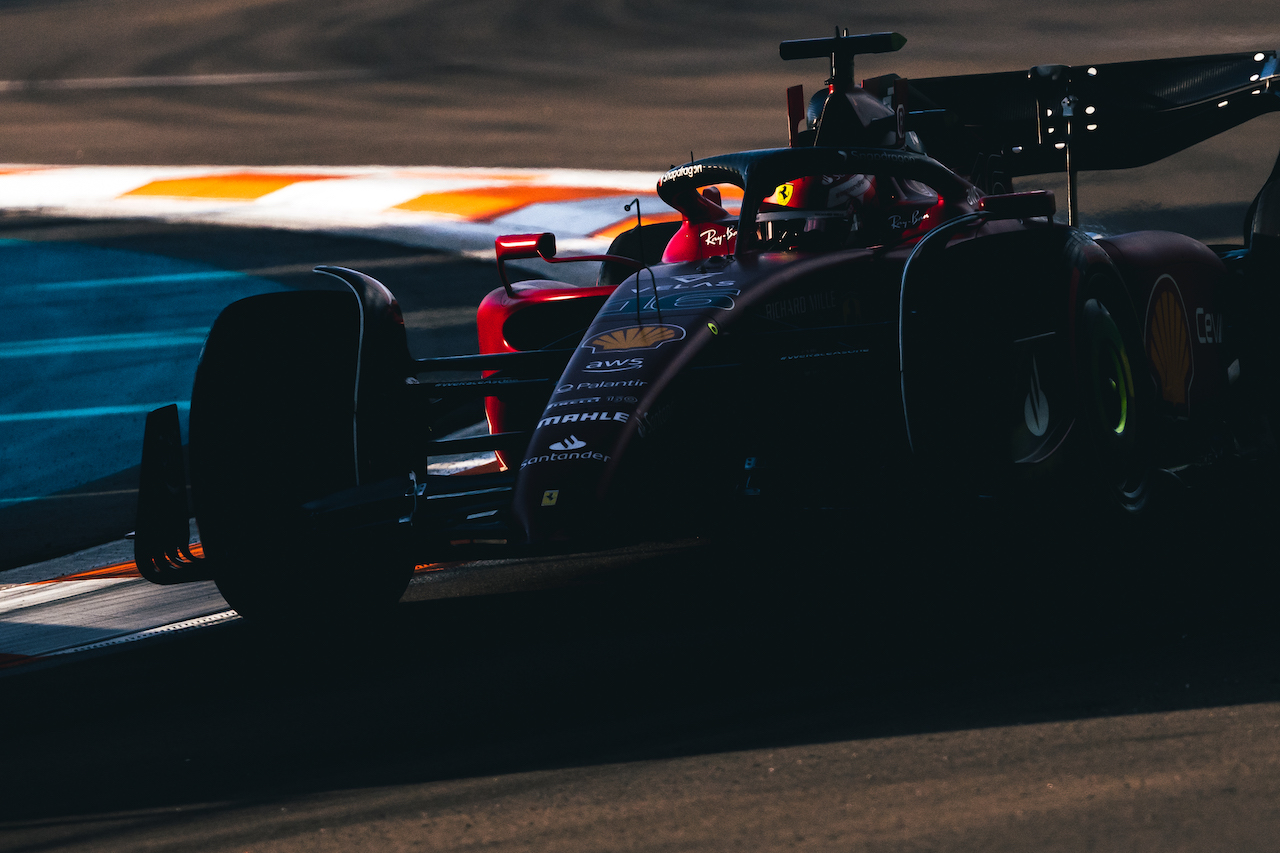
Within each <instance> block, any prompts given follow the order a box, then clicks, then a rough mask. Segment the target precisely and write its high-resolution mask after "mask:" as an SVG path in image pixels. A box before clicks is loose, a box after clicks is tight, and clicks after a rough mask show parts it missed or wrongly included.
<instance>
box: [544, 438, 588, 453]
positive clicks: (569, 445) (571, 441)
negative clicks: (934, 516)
mask: <svg viewBox="0 0 1280 853" xmlns="http://www.w3.org/2000/svg"><path fill="white" fill-rule="evenodd" d="M586 446H587V443H586V442H585V441H582V440H581V439H579V438H578V437H577V436H576V435H571V436H569V437H568V438H566V439H565V440H564V441H557V442H556V443H555V444H553V445H551V446H550V447H549V448H548V449H549V450H577V449H579V448H582V447H586Z"/></svg>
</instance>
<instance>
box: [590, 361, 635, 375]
mask: <svg viewBox="0 0 1280 853" xmlns="http://www.w3.org/2000/svg"><path fill="white" fill-rule="evenodd" d="M642 367H644V359H643V358H601V359H596V360H595V361H589V362H587V366H586V367H584V368H582V370H583V372H584V373H620V372H621V371H624V370H639V369H640V368H642Z"/></svg>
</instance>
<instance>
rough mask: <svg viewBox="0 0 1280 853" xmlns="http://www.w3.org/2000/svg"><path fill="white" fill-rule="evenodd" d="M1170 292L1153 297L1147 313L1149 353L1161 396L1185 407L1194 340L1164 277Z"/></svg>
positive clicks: (1166, 278)
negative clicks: (1158, 377)
mask: <svg viewBox="0 0 1280 853" xmlns="http://www.w3.org/2000/svg"><path fill="white" fill-rule="evenodd" d="M1166 281H1167V282H1168V284H1170V285H1172V287H1170V288H1169V289H1165V290H1163V291H1162V292H1158V295H1156V294H1153V298H1152V304H1151V306H1150V307H1149V308H1148V311H1147V317H1148V320H1147V353H1148V355H1150V357H1151V364H1152V366H1153V367H1155V369H1156V373H1158V374H1159V375H1160V396H1161V397H1163V398H1164V399H1165V400H1167V401H1168V402H1170V403H1175V404H1178V405H1186V403H1187V380H1188V378H1189V374H1190V373H1191V367H1192V365H1191V338H1190V333H1189V332H1188V331H1187V315H1186V312H1185V311H1184V310H1183V308H1182V299H1181V298H1180V295H1179V294H1178V292H1177V290H1176V284H1174V281H1173V279H1172V278H1171V277H1170V276H1162V279H1161V281H1160V282H1157V287H1159V285H1160V284H1162V283H1164V282H1166Z"/></svg>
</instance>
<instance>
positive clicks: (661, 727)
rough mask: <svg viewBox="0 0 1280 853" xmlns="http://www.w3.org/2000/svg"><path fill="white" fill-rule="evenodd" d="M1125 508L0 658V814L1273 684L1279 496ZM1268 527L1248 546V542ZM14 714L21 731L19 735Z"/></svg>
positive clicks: (778, 543) (809, 737) (924, 529)
mask: <svg viewBox="0 0 1280 853" xmlns="http://www.w3.org/2000/svg"><path fill="white" fill-rule="evenodd" d="M1194 517H1195V518H1197V519H1199V521H1198V522H1197V523H1194V524H1191V523H1185V522H1184V523H1179V524H1177V525H1172V526H1163V527H1158V528H1157V527H1153V528H1149V529H1146V530H1142V531H1129V532H1127V533H1125V534H1124V535H1116V534H1115V532H1114V531H1112V530H1109V529H1108V530H1106V532H1101V531H1100V530H1099V529H1097V528H1093V527H1090V526H1087V525H1059V526H1052V525H1049V524H1048V523H1047V521H1046V523H1045V524H1043V525H1039V526H1033V525H1030V524H1028V523H1026V519H1025V518H1024V519H1023V521H1022V522H1020V523H1019V525H1020V526H1015V525H1012V524H1011V523H1009V522H1008V521H999V520H991V519H988V520H986V521H975V520H972V519H966V520H963V521H955V522H951V523H944V522H940V521H937V520H936V519H935V520H932V521H929V522H927V523H926V522H924V521H922V520H921V521H911V520H908V521H906V522H901V521H899V522H898V523H895V524H887V523H885V522H884V521H883V520H875V519H867V520H865V521H864V522H863V523H858V519H853V520H850V519H849V518H848V517H847V516H846V517H844V518H843V519H842V521H843V523H842V524H841V526H839V527H836V526H834V525H831V526H826V527H825V528H823V526H822V525H817V527H819V528H822V529H826V530H827V533H826V534H825V535H824V536H822V537H819V541H814V537H815V535H816V534H814V533H813V530H812V529H809V530H808V531H805V532H803V533H802V532H801V531H802V530H803V528H796V533H795V534H794V535H792V534H790V533H788V532H787V531H781V532H779V531H774V533H775V534H779V533H780V535H774V536H772V537H771V538H770V539H768V540H752V541H750V542H736V543H735V542H723V541H722V542H719V543H714V542H712V543H708V542H700V543H693V544H687V545H683V546H680V547H676V548H666V549H660V550H658V551H655V552H638V553H636V554H632V555H630V556H626V557H621V558H614V559H612V561H611V562H610V565H609V567H608V569H607V570H606V571H601V572H595V573H590V574H587V575H584V576H581V577H579V578H578V580H577V581H576V582H574V583H572V584H570V585H568V586H564V587H559V588H551V589H539V590H533V591H526V592H515V593H507V594H499V595H488V596H472V597H463V598H445V599H438V600H434V601H420V602H410V603H404V604H402V605H401V606H400V608H399V610H398V612H397V613H396V616H395V618H394V620H392V622H391V623H390V624H388V625H385V626H383V627H382V628H381V629H379V630H377V631H374V632H367V633H365V634H362V635H360V636H348V637H345V638H343V639H342V640H341V641H340V642H332V643H328V644H324V643H315V642H308V643H301V642H297V643H289V642H278V641H272V642H268V641H266V640H265V638H264V637H263V636H262V635H260V634H259V633H258V632H257V631H255V630H254V629H253V627H252V626H250V625H247V624H238V625H235V626H228V627H226V628H222V629H217V630H210V631H206V632H204V633H202V634H199V635H195V636H190V637H182V638H176V639H174V640H173V641H171V642H168V643H164V644H160V645H155V646H151V647H144V648H137V649H135V650H132V651H129V652H126V653H122V654H118V655H115V656H111V657H104V658H99V659H96V660H89V661H83V662H80V663H77V664H74V665H69V666H64V667H61V668H58V669H52V670H47V671H42V672H32V673H30V674H27V675H22V676H19V677H11V678H9V679H6V680H5V682H4V693H3V703H4V704H3V711H2V713H3V719H4V729H3V730H4V731H5V732H6V733H7V734H9V735H10V738H9V739H8V740H9V746H8V747H7V748H6V753H5V757H4V765H5V772H4V773H3V774H2V776H0V788H3V789H4V790H3V791H2V792H0V803H3V806H2V807H0V809H2V810H3V813H4V815H5V817H7V818H9V819H25V820H31V819H52V820H56V819H62V818H66V817H68V816H72V815H83V814H87V813H95V812H104V811H113V810H122V809H131V810H133V809H147V808H158V807H170V806H178V805H183V804H194V803H208V802H235V803H239V804H243V803H246V802H254V801H266V800H271V799H273V798H278V797H287V796H295V795H300V794H306V793H313V792H320V791H328V790H337V789H350V788H359V787H365V786H383V785H395V784H404V783H413V782H424V781H430V780H439V779H449V778H466V777H476V776H481V775H495V774H505V773H511V772H516V771H521V770H531V769H539V768H551V767H560V766H577V765H584V764H594V763H602V762H618V761H631V760H642V759H653V758H659V757H664V756H673V755H683V754H705V753H711V752H717V751H722V750H730V749H741V748H749V747H761V746H771V747H772V746H780V745H786V744H796V743H816V742H825V741H833V740H845V739H861V738H871V737H880V736H887V735H900V734H909V733H918V732H929V731H943V730H956V729H967V728H974V727H986V726H999V725H1006V724H1013V723H1027V722H1034V721H1041V720H1054V719H1073V718H1081V717H1094V716H1106V715H1115V714H1125V713H1132V712H1139V711H1142V712H1147V711H1157V710H1172V709H1179V708H1188V707H1198V706H1216V705H1229V704H1234V703H1244V702H1254V701H1270V700H1275V699H1277V698H1280V679H1277V672H1278V671H1280V665H1278V664H1277V663H1276V658H1275V656H1274V652H1275V650H1276V649H1277V647H1278V645H1277V641H1278V640H1280V629H1277V627H1276V625H1275V620H1274V619H1272V618H1271V616H1270V612H1269V611H1270V604H1269V602H1270V601H1274V596H1275V593H1276V592H1277V586H1278V584H1277V579H1276V577H1275V572H1274V569H1273V568H1271V566H1273V565H1274V560H1273V559H1269V558H1267V559H1264V556H1263V555H1266V554H1268V553H1269V551H1268V550H1267V549H1269V548H1271V547H1272V546H1271V542H1270V539H1269V537H1268V536H1267V535H1266V534H1265V533H1263V532H1261V531H1265V530H1266V524H1265V523H1264V522H1266V520H1267V519H1268V518H1270V517H1274V511H1273V508H1272V507H1261V508H1258V507H1253V508H1251V507H1248V506H1243V507H1234V508H1231V514H1230V515H1229V516H1228V515H1225V514H1221V515H1219V514H1214V513H1207V512H1204V511H1200V512H1197V513H1196V514H1195V515H1194ZM1252 555H1257V556H1252ZM19 733H21V735H22V737H21V738H19V737H17V735H18V734H19Z"/></svg>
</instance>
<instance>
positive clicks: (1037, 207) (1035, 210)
mask: <svg viewBox="0 0 1280 853" xmlns="http://www.w3.org/2000/svg"><path fill="white" fill-rule="evenodd" d="M978 209H979V210H981V211H982V212H983V213H985V214H987V218H988V219H1030V218H1032V217H1036V216H1047V217H1049V218H1050V219H1052V218H1053V214H1054V213H1055V212H1057V209H1058V203H1057V201H1055V200H1054V197H1053V193H1051V192H1049V191H1048V190H1032V191H1031V192H1025V193H1005V194H1003V195H988V196H983V197H982V198H981V200H979V202H978Z"/></svg>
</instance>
